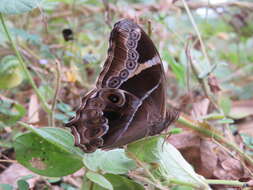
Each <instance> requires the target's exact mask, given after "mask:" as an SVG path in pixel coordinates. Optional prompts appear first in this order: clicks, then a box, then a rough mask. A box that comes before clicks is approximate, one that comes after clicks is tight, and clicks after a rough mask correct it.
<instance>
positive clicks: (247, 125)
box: [237, 121, 253, 137]
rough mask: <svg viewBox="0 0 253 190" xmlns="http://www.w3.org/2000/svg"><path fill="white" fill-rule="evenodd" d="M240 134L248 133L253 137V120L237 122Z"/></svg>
mask: <svg viewBox="0 0 253 190" xmlns="http://www.w3.org/2000/svg"><path fill="white" fill-rule="evenodd" d="M237 126H238V131H239V133H240V134H247V135H250V136H252V137H253V121H248V122H243V123H241V124H237Z"/></svg>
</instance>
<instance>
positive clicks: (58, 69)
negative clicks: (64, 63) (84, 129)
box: [49, 59, 61, 127]
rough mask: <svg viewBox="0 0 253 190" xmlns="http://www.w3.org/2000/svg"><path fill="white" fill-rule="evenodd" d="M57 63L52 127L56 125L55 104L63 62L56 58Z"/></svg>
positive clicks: (51, 119)
mask: <svg viewBox="0 0 253 190" xmlns="http://www.w3.org/2000/svg"><path fill="white" fill-rule="evenodd" d="M55 63H56V87H55V93H54V97H53V102H52V107H51V114H50V120H49V124H50V126H52V127H54V126H55V120H54V112H55V105H56V102H57V97H58V93H59V90H60V88H61V64H60V61H59V60H58V59H56V60H55Z"/></svg>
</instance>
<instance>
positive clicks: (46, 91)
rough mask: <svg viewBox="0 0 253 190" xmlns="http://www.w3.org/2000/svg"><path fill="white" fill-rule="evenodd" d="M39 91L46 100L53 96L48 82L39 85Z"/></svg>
mask: <svg viewBox="0 0 253 190" xmlns="http://www.w3.org/2000/svg"><path fill="white" fill-rule="evenodd" d="M39 91H40V93H41V95H42V96H43V97H45V99H46V100H50V99H52V98H53V96H54V90H53V89H52V88H51V86H50V85H49V84H43V85H41V86H40V87H39Z"/></svg>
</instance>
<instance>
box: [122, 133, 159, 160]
mask: <svg viewBox="0 0 253 190" xmlns="http://www.w3.org/2000/svg"><path fill="white" fill-rule="evenodd" d="M159 139H160V138H159V137H155V138H154V137H147V138H145V140H139V141H135V142H133V143H131V144H129V145H128V146H127V152H126V153H127V155H128V154H129V153H131V154H133V155H134V156H136V157H137V158H138V159H139V160H141V161H142V162H147V163H152V162H158V161H159V158H158V157H157V155H156V154H154V153H153V151H159V148H160V144H159V143H158V140H159ZM130 156H131V155H130Z"/></svg>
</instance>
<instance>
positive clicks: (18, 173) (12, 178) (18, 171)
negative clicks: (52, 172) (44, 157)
mask: <svg viewBox="0 0 253 190" xmlns="http://www.w3.org/2000/svg"><path fill="white" fill-rule="evenodd" d="M30 174H32V175H33V176H35V177H34V178H31V179H29V180H27V182H28V183H29V186H30V187H33V186H34V183H35V182H36V181H37V180H38V179H39V178H40V177H39V175H37V174H35V173H33V172H31V171H30V170H28V169H26V168H25V167H23V166H22V165H20V164H12V165H11V166H9V167H8V168H7V169H6V170H4V171H3V172H2V173H1V174H0V182H1V183H5V184H10V185H13V186H14V187H17V181H18V180H19V179H20V178H21V177H24V176H27V175H30Z"/></svg>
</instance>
